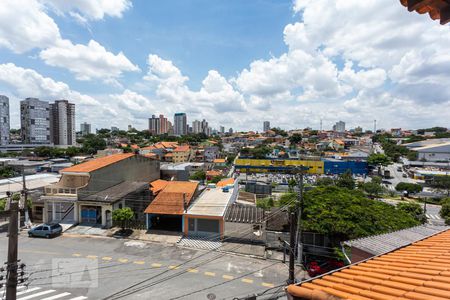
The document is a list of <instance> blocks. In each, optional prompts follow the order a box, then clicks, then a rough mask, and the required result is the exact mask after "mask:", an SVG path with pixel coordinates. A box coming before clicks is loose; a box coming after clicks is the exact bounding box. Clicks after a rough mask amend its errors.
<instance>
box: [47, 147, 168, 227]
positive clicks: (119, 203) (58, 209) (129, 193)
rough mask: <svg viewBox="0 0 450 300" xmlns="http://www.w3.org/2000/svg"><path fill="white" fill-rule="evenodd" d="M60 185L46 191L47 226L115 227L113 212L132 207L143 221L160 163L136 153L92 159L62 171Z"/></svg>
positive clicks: (136, 215) (157, 176)
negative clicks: (80, 224)
mask: <svg viewBox="0 0 450 300" xmlns="http://www.w3.org/2000/svg"><path fill="white" fill-rule="evenodd" d="M60 173H61V175H62V176H61V179H60V181H59V182H58V183H57V184H54V185H49V186H47V187H45V193H44V195H43V196H42V197H41V200H42V201H43V202H44V212H43V219H44V222H70V223H85V224H92V225H102V226H103V227H110V226H111V225H112V211H113V210H115V209H118V208H123V207H130V208H132V209H133V211H134V212H135V219H137V220H144V215H143V209H144V208H145V207H146V206H147V204H148V202H149V200H151V198H150V192H149V182H151V181H154V180H156V179H158V178H159V176H160V170H159V161H156V160H153V159H149V158H147V157H144V156H142V155H136V154H133V153H120V154H114V155H110V156H105V157H101V158H97V159H93V160H90V161H87V162H84V163H81V164H78V165H74V166H72V167H69V168H66V169H63V170H61V171H60Z"/></svg>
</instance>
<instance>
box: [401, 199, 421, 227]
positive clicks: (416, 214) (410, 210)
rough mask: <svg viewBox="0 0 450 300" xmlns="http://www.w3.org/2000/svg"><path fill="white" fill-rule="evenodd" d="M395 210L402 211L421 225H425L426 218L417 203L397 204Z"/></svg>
mask: <svg viewBox="0 0 450 300" xmlns="http://www.w3.org/2000/svg"><path fill="white" fill-rule="evenodd" d="M396 207H397V209H398V210H399V211H403V212H405V213H407V214H409V215H410V216H412V217H413V218H415V219H416V220H418V221H420V222H421V223H425V222H426V221H427V218H426V216H425V214H424V211H423V208H422V206H421V205H420V204H419V203H414V202H400V203H398V204H397V206H396Z"/></svg>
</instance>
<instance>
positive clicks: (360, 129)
mask: <svg viewBox="0 0 450 300" xmlns="http://www.w3.org/2000/svg"><path fill="white" fill-rule="evenodd" d="M362 132H363V129H362V127H361V126H358V127H356V128H355V133H362Z"/></svg>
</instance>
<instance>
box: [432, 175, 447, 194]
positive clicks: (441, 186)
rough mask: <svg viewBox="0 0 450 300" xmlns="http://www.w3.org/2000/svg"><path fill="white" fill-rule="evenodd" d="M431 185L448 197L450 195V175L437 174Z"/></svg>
mask: <svg viewBox="0 0 450 300" xmlns="http://www.w3.org/2000/svg"><path fill="white" fill-rule="evenodd" d="M431 187H432V188H434V189H435V190H436V191H441V192H443V193H444V194H445V195H446V196H447V197H449V196H450V176H449V175H446V176H435V177H434V178H433V180H432V182H431Z"/></svg>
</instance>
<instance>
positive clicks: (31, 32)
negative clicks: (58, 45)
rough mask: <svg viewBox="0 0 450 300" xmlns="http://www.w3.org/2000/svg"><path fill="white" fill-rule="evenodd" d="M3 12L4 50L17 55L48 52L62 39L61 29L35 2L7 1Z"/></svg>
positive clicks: (0, 11) (0, 35)
mask: <svg viewBox="0 0 450 300" xmlns="http://www.w3.org/2000/svg"><path fill="white" fill-rule="evenodd" d="M1 5H2V8H1V9H0V47H5V48H8V49H10V50H11V51H13V52H15V53H23V52H26V51H29V50H31V49H33V48H45V47H48V46H51V45H54V43H55V42H56V41H58V40H59V39H61V36H60V33H59V28H58V25H56V23H55V21H53V19H52V18H50V17H49V16H48V15H47V14H46V13H45V12H44V10H43V6H42V5H41V4H39V3H38V2H36V1H34V0H31V1H30V0H5V1H2V4H1Z"/></svg>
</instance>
